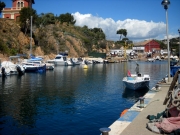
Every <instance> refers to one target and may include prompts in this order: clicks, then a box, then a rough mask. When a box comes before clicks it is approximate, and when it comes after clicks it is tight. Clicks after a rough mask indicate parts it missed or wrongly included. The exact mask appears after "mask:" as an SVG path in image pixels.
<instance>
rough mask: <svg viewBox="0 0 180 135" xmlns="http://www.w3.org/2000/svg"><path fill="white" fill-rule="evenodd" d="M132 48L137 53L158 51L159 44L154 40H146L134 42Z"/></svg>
mask: <svg viewBox="0 0 180 135" xmlns="http://www.w3.org/2000/svg"><path fill="white" fill-rule="evenodd" d="M133 50H134V51H135V52H138V53H145V52H154V53H160V44H159V43H158V42H157V41H155V40H153V39H152V40H146V41H143V42H137V43H134V46H133Z"/></svg>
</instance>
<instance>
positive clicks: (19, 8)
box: [3, 7, 22, 11]
mask: <svg viewBox="0 0 180 135" xmlns="http://www.w3.org/2000/svg"><path fill="white" fill-rule="evenodd" d="M21 8H22V7H12V8H3V10H4V11H5V10H21Z"/></svg>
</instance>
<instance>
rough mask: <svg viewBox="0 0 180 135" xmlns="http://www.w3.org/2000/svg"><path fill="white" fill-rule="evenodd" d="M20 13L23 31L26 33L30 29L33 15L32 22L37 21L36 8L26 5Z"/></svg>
mask: <svg viewBox="0 0 180 135" xmlns="http://www.w3.org/2000/svg"><path fill="white" fill-rule="evenodd" d="M19 13H20V18H19V21H20V26H21V29H22V31H23V32H24V33H25V34H26V32H27V31H30V24H31V16H32V17H33V20H32V23H33V24H34V23H35V22H36V21H37V18H38V16H37V13H36V10H34V9H32V8H30V7H24V8H22V9H21V11H20V12H19Z"/></svg>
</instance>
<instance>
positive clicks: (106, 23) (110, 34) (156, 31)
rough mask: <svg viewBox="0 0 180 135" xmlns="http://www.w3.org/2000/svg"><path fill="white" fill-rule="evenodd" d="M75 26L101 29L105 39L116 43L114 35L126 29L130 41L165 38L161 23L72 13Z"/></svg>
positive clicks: (163, 24)
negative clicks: (116, 19) (119, 30)
mask: <svg viewBox="0 0 180 135" xmlns="http://www.w3.org/2000/svg"><path fill="white" fill-rule="evenodd" d="M72 15H73V16H74V19H75V20H76V24H75V25H77V26H84V25H86V26H88V27H89V28H94V27H97V28H102V30H103V31H104V33H105V34H106V39H108V40H114V41H118V40H119V37H120V35H118V34H116V32H117V30H118V29H127V32H128V34H127V38H129V39H130V40H144V39H150V38H151V39H152V38H154V39H160V38H162V39H163V37H164V36H165V33H166V31H165V30H166V24H165V23H163V22H153V21H150V22H147V21H145V20H137V19H126V20H118V21H114V20H113V19H112V18H105V19H104V18H102V17H99V16H93V15H91V14H81V13H79V12H76V13H73V14H72Z"/></svg>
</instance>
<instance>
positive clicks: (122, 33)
mask: <svg viewBox="0 0 180 135" xmlns="http://www.w3.org/2000/svg"><path fill="white" fill-rule="evenodd" d="M116 34H120V38H119V40H121V37H122V35H123V36H124V37H126V36H127V30H126V29H119V30H117V32H116Z"/></svg>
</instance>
